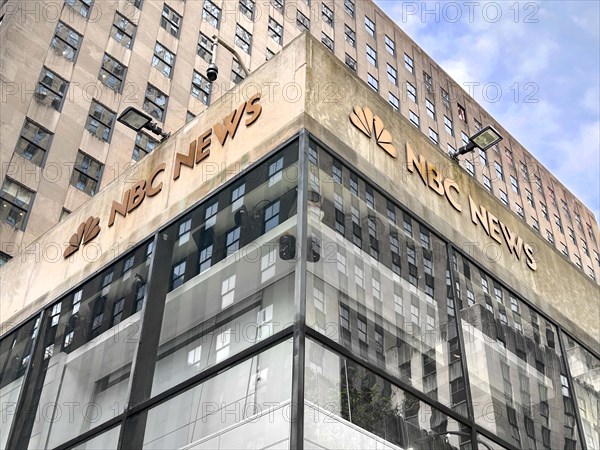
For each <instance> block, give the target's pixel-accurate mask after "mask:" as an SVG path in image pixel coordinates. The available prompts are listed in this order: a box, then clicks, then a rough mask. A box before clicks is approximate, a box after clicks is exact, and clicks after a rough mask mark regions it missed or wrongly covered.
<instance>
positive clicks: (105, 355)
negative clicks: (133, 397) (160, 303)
mask: <svg viewBox="0 0 600 450" xmlns="http://www.w3.org/2000/svg"><path fill="white" fill-rule="evenodd" d="M148 245H150V243H146V244H142V245H141V246H140V247H138V248H137V249H136V250H135V251H133V252H131V253H129V254H128V255H126V256H125V257H123V258H121V259H120V260H119V261H117V262H116V263H114V264H113V265H112V266H111V267H109V268H107V269H105V270H103V271H102V272H101V273H100V274H98V275H97V276H95V277H94V278H92V279H91V280H90V281H88V282H87V283H85V284H84V285H83V286H80V287H79V288H76V289H75V291H74V292H72V293H70V294H69V295H67V296H66V297H64V298H63V299H62V300H61V301H60V302H59V303H57V304H56V305H54V306H53V307H50V308H49V309H47V310H46V318H45V319H44V320H47V321H48V324H47V332H46V335H45V336H44V339H43V351H44V359H43V362H42V366H41V367H40V369H39V370H40V371H41V372H40V376H39V378H38V379H37V380H35V381H32V386H31V388H32V389H36V390H38V391H39V392H38V394H37V396H36V398H35V400H34V401H35V402H36V404H34V405H31V410H32V411H35V420H34V421H33V424H32V425H31V430H30V431H25V432H30V439H29V448H46V447H55V446H56V445H58V444H60V443H63V442H65V441H67V440H68V439H71V438H73V437H75V436H78V435H80V434H82V433H84V432H86V431H88V430H90V429H92V428H94V427H95V426H98V425H100V424H101V423H103V422H105V421H107V420H109V419H112V418H113V417H115V416H117V415H119V414H120V413H122V412H123V409H124V408H125V404H126V403H127V397H126V396H127V390H128V384H129V373H130V371H131V363H132V358H133V354H134V351H135V349H136V347H137V342H138V336H139V329H140V318H141V316H140V312H139V308H138V304H139V298H140V293H142V296H143V293H144V292H145V285H146V280H147V277H148V265H147V264H146V260H147V247H148ZM121 302H123V303H122V305H121ZM115 305H121V306H118V307H116V308H115ZM67 418H68V419H69V420H66V419H67ZM113 448H114V447H113Z"/></svg>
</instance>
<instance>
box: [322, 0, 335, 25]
mask: <svg viewBox="0 0 600 450" xmlns="http://www.w3.org/2000/svg"><path fill="white" fill-rule="evenodd" d="M321 12H322V14H323V22H325V23H326V24H327V25H329V26H331V27H332V26H333V11H332V10H331V9H330V8H329V7H328V6H327V5H326V4H325V3H321Z"/></svg>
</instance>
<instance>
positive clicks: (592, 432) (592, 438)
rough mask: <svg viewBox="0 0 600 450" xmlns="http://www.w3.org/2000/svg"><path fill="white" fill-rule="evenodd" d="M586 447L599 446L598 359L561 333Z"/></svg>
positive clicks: (599, 381)
mask: <svg viewBox="0 0 600 450" xmlns="http://www.w3.org/2000/svg"><path fill="white" fill-rule="evenodd" d="M563 337H564V338H565V339H564V342H565V351H566V353H567V361H568V363H569V369H570V370H571V376H572V377H573V381H574V382H575V383H574V389H575V397H576V398H577V407H578V408H579V417H580V418H581V426H582V427H583V434H584V437H585V442H586V443H587V447H588V449H593V448H600V359H598V358H596V357H595V356H594V355H592V354H591V353H590V352H588V351H587V350H586V349H584V348H583V347H582V346H581V345H579V344H578V343H577V342H576V341H575V340H574V339H572V338H571V337H570V336H568V335H566V334H563Z"/></svg>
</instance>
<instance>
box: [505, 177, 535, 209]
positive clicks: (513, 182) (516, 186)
mask: <svg viewBox="0 0 600 450" xmlns="http://www.w3.org/2000/svg"><path fill="white" fill-rule="evenodd" d="M510 185H511V186H512V190H513V191H514V192H515V193H516V194H519V193H520V189H519V180H517V179H516V178H515V177H514V176H512V175H511V176H510ZM527 192H529V191H527ZM529 194H531V192H529ZM527 198H528V199H529V197H527ZM531 204H532V206H533V198H532V199H531Z"/></svg>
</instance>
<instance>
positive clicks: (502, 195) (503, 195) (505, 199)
mask: <svg viewBox="0 0 600 450" xmlns="http://www.w3.org/2000/svg"><path fill="white" fill-rule="evenodd" d="M500 200H502V203H504V204H505V205H507V206H508V194H507V193H506V192H504V191H503V190H502V189H500Z"/></svg>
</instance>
